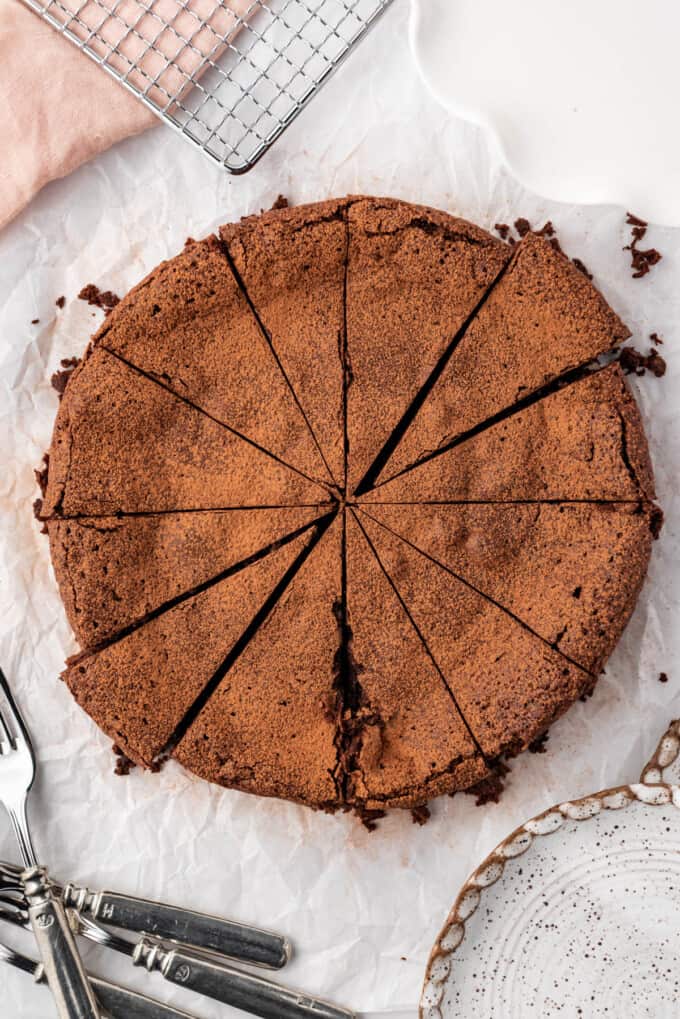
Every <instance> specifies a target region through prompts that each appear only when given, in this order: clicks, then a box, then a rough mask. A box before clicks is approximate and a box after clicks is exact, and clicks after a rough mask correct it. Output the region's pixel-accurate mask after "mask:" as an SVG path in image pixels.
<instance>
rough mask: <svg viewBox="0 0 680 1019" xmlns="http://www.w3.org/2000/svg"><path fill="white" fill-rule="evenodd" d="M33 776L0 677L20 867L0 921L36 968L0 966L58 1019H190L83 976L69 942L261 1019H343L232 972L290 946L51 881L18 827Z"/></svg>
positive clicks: (7, 797)
mask: <svg viewBox="0 0 680 1019" xmlns="http://www.w3.org/2000/svg"><path fill="white" fill-rule="evenodd" d="M35 770H36V768H35V757H34V754H33V748H32V745H31V740H30V737H29V734H28V730H27V728H26V725H25V724H24V721H23V719H22V717H21V714H20V712H19V710H18V708H17V706H16V703H15V701H14V699H13V697H12V694H11V692H10V689H9V686H8V683H7V680H6V679H5V677H4V675H3V673H2V671H1V670H0V802H2V803H3V804H4V805H5V807H6V809H7V812H8V813H9V816H10V819H11V821H12V826H13V828H14V831H15V833H16V836H17V839H18V842H19V848H20V852H21V856H22V859H23V866H17V865H14V864H10V863H2V862H0V920H3V921H6V922H8V923H10V924H13V925H14V926H16V927H24V928H26V929H28V930H32V931H33V934H34V937H35V941H36V944H37V947H38V950H39V953H40V961H35V960H34V959H31V958H29V957H28V956H25V955H23V954H21V953H19V952H16V951H15V950H14V949H12V948H9V947H7V946H5V945H3V944H2V943H1V942H0V960H2V961H4V962H7V963H9V964H10V965H12V966H14V967H15V968H17V969H19V970H22V971H23V972H25V973H28V974H30V975H31V976H33V978H34V980H36V981H37V982H38V983H47V984H48V986H49V988H50V990H51V992H52V995H53V997H54V1002H55V1005H56V1007H57V1013H58V1015H59V1017H60V1019H105V1017H107V1019H132V1017H134V1019H137V1017H138V1019H191V1016H189V1014H188V1013H187V1012H183V1011H181V1010H178V1009H176V1008H174V1007H171V1006H169V1005H165V1004H163V1003H162V1002H160V1001H157V1000H155V999H153V998H150V997H146V996H144V995H141V994H138V993H136V992H135V991H132V990H128V989H127V988H124V987H119V986H117V985H115V984H110V983H108V982H106V981H104V980H100V979H98V978H96V977H91V976H90V975H89V974H88V973H87V972H86V971H85V969H84V967H83V964H82V961H81V959H80V955H79V953H78V948H77V943H76V935H78V936H82V937H84V938H87V939H88V940H89V941H92V942H95V943H96V944H98V945H101V946H103V947H105V948H109V949H112V950H113V951H114V952H117V953H120V954H122V955H125V956H127V957H129V959H130V962H131V964H132V965H133V966H137V967H143V968H144V969H145V970H146V971H147V972H148V973H150V974H153V973H156V974H159V975H160V977H162V978H163V979H165V980H166V981H169V982H170V983H171V984H177V985H180V986H182V987H185V988H188V989H190V990H192V991H195V992H198V993H199V994H203V995H205V996H206V997H208V998H211V999H212V1000H214V1001H219V1002H223V1003H224V1004H227V1005H232V1006H234V1007H236V1008H240V1009H242V1010H243V1011H245V1012H250V1013H251V1014H253V1015H258V1016H262V1017H263V1019H310V1017H314V1019H352V1013H351V1012H348V1011H346V1010H345V1009H341V1008H337V1007H336V1006H334V1005H331V1004H329V1003H328V1002H325V1001H321V1000H320V999H318V998H314V997H310V996H309V995H307V994H303V993H301V992H299V991H294V990H291V989H290V988H287V987H283V986H281V985H280V984H277V983H274V982H273V981H271V980H269V979H267V978H265V977H262V976H256V975H255V974H253V973H249V972H246V971H244V970H242V969H240V968H239V967H238V966H237V965H235V964H234V963H235V962H241V963H247V964H249V965H251V966H259V967H263V968H265V969H281V968H282V967H283V966H285V964H286V963H287V962H288V959H289V958H290V946H289V944H288V942H287V940H286V939H285V938H283V937H281V936H280V935H278V934H274V933H272V932H270V931H264V930H260V929H259V928H257V927H249V926H247V925H245V924H240V923H236V922H234V921H231V920H223V919H220V918H218V917H214V916H207V915H206V914H203V913H196V912H193V911H191V910H187V909H181V908H180V907H177V906H170V905H167V904H165V903H161V902H153V901H151V900H148V899H140V898H135V897H133V896H129V895H121V894H119V893H116V892H107V891H91V890H90V889H88V888H85V887H82V886H80V885H78V884H74V883H72V882H67V883H61V882H59V881H56V880H53V879H52V878H51V877H50V875H49V874H48V872H47V870H46V868H45V867H41V866H39V865H38V859H37V857H36V854H35V851H34V849H33V844H32V841H31V835H30V831H29V827H28V819H27V813H26V804H27V799H28V793H29V791H30V789H31V786H32V785H33V780H34V777H35ZM111 927H113V928H116V931H115V932H114V931H112V930H110V929H109V928H111ZM120 931H126V932H128V934H131V933H132V934H135V935H137V937H135V938H130V937H125V936H124V935H122V934H121V933H120Z"/></svg>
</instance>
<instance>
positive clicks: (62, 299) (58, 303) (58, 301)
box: [54, 294, 66, 308]
mask: <svg viewBox="0 0 680 1019" xmlns="http://www.w3.org/2000/svg"><path fill="white" fill-rule="evenodd" d="M54 303H55V304H56V306H57V308H63V307H64V305H65V304H66V298H65V297H64V295H63V294H62V295H61V297H58V298H57V299H56V301H55V302H54Z"/></svg>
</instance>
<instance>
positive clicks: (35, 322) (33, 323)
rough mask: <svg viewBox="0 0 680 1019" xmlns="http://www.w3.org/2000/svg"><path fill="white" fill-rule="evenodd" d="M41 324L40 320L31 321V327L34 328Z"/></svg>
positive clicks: (33, 319)
mask: <svg viewBox="0 0 680 1019" xmlns="http://www.w3.org/2000/svg"><path fill="white" fill-rule="evenodd" d="M39 322H40V319H39V318H32V319H31V325H32V326H37V325H38V323H39Z"/></svg>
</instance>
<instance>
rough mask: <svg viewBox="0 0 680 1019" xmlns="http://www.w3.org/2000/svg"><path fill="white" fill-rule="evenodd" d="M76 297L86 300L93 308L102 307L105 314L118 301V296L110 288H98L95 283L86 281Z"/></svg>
mask: <svg viewBox="0 0 680 1019" xmlns="http://www.w3.org/2000/svg"><path fill="white" fill-rule="evenodd" d="M78 299H79V300H81V301H87V303H88V304H91V305H92V307H94V308H102V309H103V311H104V312H105V314H107V315H108V313H109V312H110V311H111V310H112V308H115V307H116V305H117V304H118V303H119V301H120V297H118V295H117V294H114V293H113V291H112V290H100V289H99V287H98V286H97V285H96V284H95V283H86V284H85V286H84V287H82V288H81V290H80V293H79V294H78Z"/></svg>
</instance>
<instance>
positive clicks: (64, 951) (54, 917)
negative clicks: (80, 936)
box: [23, 867, 100, 1019]
mask: <svg viewBox="0 0 680 1019" xmlns="http://www.w3.org/2000/svg"><path fill="white" fill-rule="evenodd" d="M23 880H24V891H25V894H26V900H27V903H28V916H29V919H30V921H31V926H32V928H33V933H34V935H35V940H36V942H37V944H38V948H39V949H40V957H41V959H42V962H43V966H44V968H45V976H46V978H47V983H48V984H49V987H50V990H51V991H52V995H53V996H54V1000H55V1002H56V1005H57V1009H58V1012H59V1015H60V1016H61V1017H62V1019H100V1013H99V1008H98V1006H97V1001H96V999H95V996H94V992H93V990H92V988H91V987H90V984H89V982H88V979H87V974H86V973H85V970H84V968H83V964H82V962H81V960H80V956H79V955H78V950H77V948H76V945H75V940H74V938H73V934H72V932H71V928H70V927H69V923H68V920H67V919H66V913H65V911H64V907H63V905H62V903H61V900H60V899H58V898H57V897H56V896H55V895H54V894H53V892H52V887H51V885H50V882H49V879H48V877H47V871H46V870H45V869H44V867H30V868H29V869H28V870H26V871H25V872H24V875H23Z"/></svg>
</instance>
